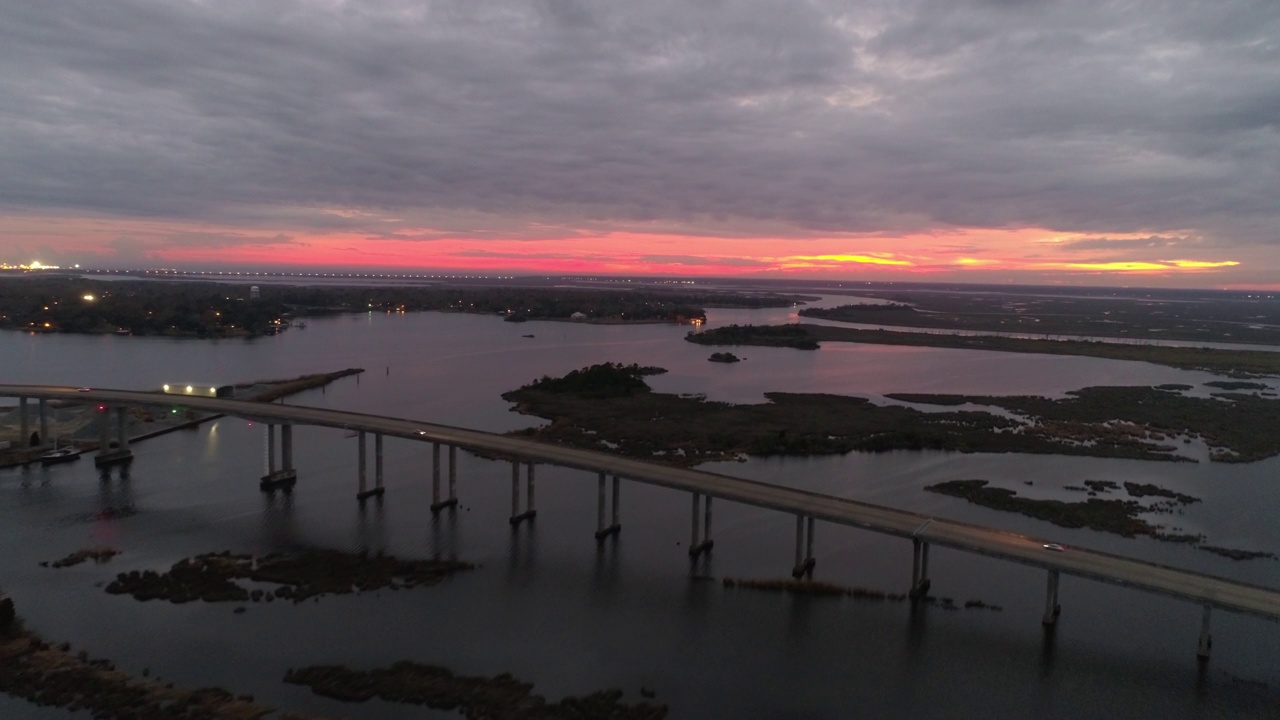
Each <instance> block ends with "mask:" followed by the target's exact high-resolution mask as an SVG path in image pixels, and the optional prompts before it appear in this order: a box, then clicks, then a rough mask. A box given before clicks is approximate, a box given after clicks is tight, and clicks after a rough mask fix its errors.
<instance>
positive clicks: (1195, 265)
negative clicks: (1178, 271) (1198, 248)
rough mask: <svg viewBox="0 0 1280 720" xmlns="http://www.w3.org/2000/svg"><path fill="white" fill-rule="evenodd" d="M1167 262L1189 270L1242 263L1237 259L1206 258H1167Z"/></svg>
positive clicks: (1233, 265)
mask: <svg viewBox="0 0 1280 720" xmlns="http://www.w3.org/2000/svg"><path fill="white" fill-rule="evenodd" d="M1165 262H1169V263H1172V264H1173V265H1174V266H1175V267H1180V268H1186V269H1188V270H1195V269H1199V268H1220V267H1235V266H1236V265H1239V264H1240V263H1238V262H1236V261H1235V260H1222V261H1220V262H1212V261H1206V260H1166V261H1165Z"/></svg>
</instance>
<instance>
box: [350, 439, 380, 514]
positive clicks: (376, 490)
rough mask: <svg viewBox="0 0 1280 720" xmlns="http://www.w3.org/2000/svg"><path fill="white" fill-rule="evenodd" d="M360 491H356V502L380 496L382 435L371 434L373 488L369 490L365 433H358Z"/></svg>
mask: <svg viewBox="0 0 1280 720" xmlns="http://www.w3.org/2000/svg"><path fill="white" fill-rule="evenodd" d="M359 439H360V489H359V490H357V491H356V499H357V500H367V499H369V498H371V497H374V496H378V495H382V492H383V487H382V433H374V434H373V488H372V489H370V488H369V471H368V469H367V467H368V451H367V450H366V448H365V443H364V439H365V433H364V431H363V430H362V431H360V438H359Z"/></svg>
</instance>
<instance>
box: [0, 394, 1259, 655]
mask: <svg viewBox="0 0 1280 720" xmlns="http://www.w3.org/2000/svg"><path fill="white" fill-rule="evenodd" d="M0 396H8V397H23V396H25V397H28V398H44V399H60V400H67V401H73V402H81V403H105V404H110V405H117V406H118V405H120V404H122V403H127V404H130V405H147V406H166V407H172V406H174V405H181V406H183V407H188V408H191V409H194V410H202V411H207V412H212V413H223V414H226V415H231V416H235V417H242V418H247V419H250V420H253V421H261V422H268V423H279V424H303V425H317V426H321V427H331V428H340V429H344V430H356V431H366V432H371V433H376V434H382V435H386V436H391V437H399V438H404V439H406V440H415V441H419V442H432V443H440V444H443V445H451V446H457V447H461V448H464V449H466V450H473V451H479V452H482V453H486V454H498V455H503V456H509V457H512V458H514V459H518V460H519V461H521V462H526V463H545V464H549V465H557V466H561V467H569V468H576V469H580V470H586V471H591V472H596V473H607V474H610V475H613V476H615V477H622V478H625V479H628V480H633V481H637V482H644V483H649V484H652V485H659V486H662V487H668V488H671V489H674V490H683V491H687V492H691V493H695V494H698V493H700V494H702V495H706V496H709V497H715V498H721V499H724V500H729V501H732V502H737V503H743V504H746V505H754V506H756V507H762V508H768V509H771V510H778V511H781V512H784V513H791V514H794V515H796V516H797V517H798V518H805V517H808V518H814V519H817V520H822V521H824V522H829V523H833V524H836V525H846V526H850V527H856V528H864V529H867V530H872V531H875V532H880V533H887V534H890V535H896V536H899V537H903V538H908V539H911V540H914V541H916V542H917V545H916V547H917V549H918V548H919V544H920V543H929V544H936V545H940V546H943V547H948V548H953V549H956V550H964V551H967V552H973V553H978V554H980V555H986V556H989V557H993V558H999V559H1002V560H1010V561H1013V562H1017V563H1022V564H1024V565H1031V566H1035V567H1039V568H1044V569H1046V570H1048V571H1050V594H1051V601H1056V595H1057V573H1066V574H1068V575H1075V576H1079V577H1083V578H1088V579H1091V580H1097V581H1101V582H1106V583H1113V584H1116V585H1121V586H1124V587H1130V588H1136V589H1140V590H1145V591H1148V592H1153V593H1158V594H1163V595H1168V596H1172V597H1175V598H1179V599H1183V600H1189V601H1192V602H1195V603H1197V604H1200V605H1202V606H1204V607H1205V608H1206V611H1205V629H1204V630H1205V633H1206V634H1207V625H1208V608H1210V607H1216V608H1222V609H1225V610H1230V611H1234V612H1240V613H1247V614H1252V615H1258V616H1261V617H1264V618H1267V619H1269V620H1273V621H1275V620H1280V591H1277V590H1275V589H1272V588H1266V587H1261V586H1256V585H1249V584H1245V583H1240V582H1236V581H1233V580H1227V579H1225V578H1219V577H1214V576H1211V575H1205V574H1201V573H1196V572H1191V571H1188V570H1179V569H1176V568H1172V567H1167V566H1164V565H1158V564H1155V563H1150V562H1146V561H1143V560H1136V559H1133V558H1127V557H1121V556H1117V555H1112V554H1108V553H1102V552H1096V551H1093V550H1085V549H1081V548H1075V547H1071V548H1067V549H1066V550H1065V551H1063V552H1055V551H1052V550H1049V549H1047V548H1045V543H1046V541H1045V540H1044V539H1038V538H1032V537H1027V536H1025V535H1018V534H1015V533H1010V532H1004V531H1001V530H997V529H994V528H988V527H981V526H977V525H971V524H967V523H961V522H955V521H952V520H945V519H941V518H935V517H930V516H927V515H922V514H920V513H914V512H908V511H905V510H895V509H893V508H888V507H882V506H878V505H873V504H870V503H864V502H858V501H855V500H848V499H845V498H839V497H834V496H830V495H822V494H819V493H813V492H807V491H804V490H797V489H794V488H788V487H782V486H778V485H771V484H768V483H762V482H756V481H753V480H745V479H742V478H735V477H730V476H727V475H721V474H718V473H711V472H705V471H702V470H689V469H684V468H675V467H667V466H663V465H655V464H651V463H646V462H642V461H638V460H631V459H628V458H622V457H617V456H613V455H608V454H605V453H601V452H594V451H590V450H580V449H577V448H568V447H561V446H556V445H549V444H544V443H539V442H534V441H531V440H525V439H521V438H516V437H509V436H505V435H497V434H493V433H488V432H481V431H477V430H467V429H463V428H456V427H450V426H448V425H437V424H434V423H427V422H422V421H418V420H407V419H400V418H391V417H383V416H377V415H367V414H362V413H354V412H345V411H340V410H327V409H322V408H314V407H305V406H299V405H284V404H270V403H256V402H248V401H243V400H231V399H226V398H208V397H195V396H189V395H165V394H160V393H154V392H137V391H126V390H102V389H96V388H95V389H91V390H87V391H85V390H81V389H78V388H74V387H62V386H44V385H39V386H37V385H0ZM695 507H696V506H695ZM695 515H696V511H695ZM695 522H696V517H695ZM926 562H927V555H926ZM914 580H915V579H914V578H913V582H914ZM1046 622H1049V620H1048V619H1047V616H1046ZM1205 639H1206V638H1205V635H1202V648H1201V650H1202V654H1205V655H1207V648H1205V647H1204V641H1205Z"/></svg>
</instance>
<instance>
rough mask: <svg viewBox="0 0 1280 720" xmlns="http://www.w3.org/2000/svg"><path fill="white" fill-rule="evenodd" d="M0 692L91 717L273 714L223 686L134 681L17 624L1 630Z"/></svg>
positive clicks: (220, 719)
mask: <svg viewBox="0 0 1280 720" xmlns="http://www.w3.org/2000/svg"><path fill="white" fill-rule="evenodd" d="M0 692H3V693H5V694H6V695H12V696H13V697H17V698H22V699H24V700H26V701H28V702H31V703H34V704H36V705H42V706H46V707H58V708H65V709H67V710H68V711H77V710H82V711H87V712H88V713H90V714H91V715H92V716H93V717H95V718H131V719H133V720H257V719H258V718H262V717H265V716H267V715H270V714H272V713H274V712H275V708H272V707H269V706H266V705H261V704H259V703H256V702H254V699H253V698H252V697H251V696H248V695H240V696H236V695H233V694H232V693H231V692H229V691H227V690H224V689H222V688H197V689H185V688H180V687H175V686H174V685H173V684H172V683H168V684H161V683H160V682H159V681H156V680H148V679H139V678H134V677H132V676H130V675H129V674H128V673H125V672H123V671H121V670H117V669H116V668H115V667H114V666H113V665H112V664H111V663H110V662H108V661H106V660H94V659H90V658H89V656H88V654H87V653H85V652H79V653H76V654H74V655H73V654H72V652H71V646H70V645H68V644H66V643H64V644H62V645H57V646H53V645H50V644H49V643H47V642H45V641H44V640H42V639H40V637H39V636H37V635H35V634H34V633H31V632H28V631H26V630H24V629H22V628H21V626H20V624H19V623H16V622H14V623H12V624H10V625H9V626H8V627H7V628H5V630H4V631H3V632H0ZM277 717H278V718H280V720H308V718H309V717H310V716H303V715H298V714H295V713H284V714H282V715H278V716H277Z"/></svg>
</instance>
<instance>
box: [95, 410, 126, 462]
mask: <svg viewBox="0 0 1280 720" xmlns="http://www.w3.org/2000/svg"><path fill="white" fill-rule="evenodd" d="M112 409H113V408H109V407H106V406H103V408H102V410H103V412H102V417H101V418H100V419H99V425H98V434H99V441H98V454H97V455H95V456H94V457H93V464H94V465H95V466H96V467H110V466H112V465H118V464H120V463H123V462H128V461H130V460H132V459H133V451H132V450H130V449H129V438H128V437H127V436H126V435H125V419H124V418H125V408H122V407H119V408H114V410H115V412H114V413H112V412H111V411H112ZM113 414H114V415H115V416H116V423H117V428H116V447H111V416H112V415H113Z"/></svg>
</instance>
